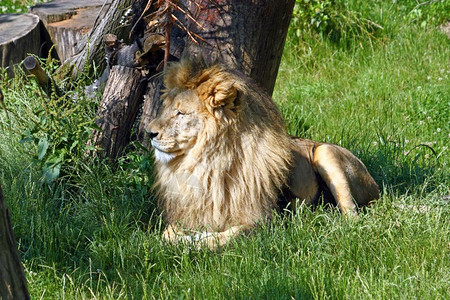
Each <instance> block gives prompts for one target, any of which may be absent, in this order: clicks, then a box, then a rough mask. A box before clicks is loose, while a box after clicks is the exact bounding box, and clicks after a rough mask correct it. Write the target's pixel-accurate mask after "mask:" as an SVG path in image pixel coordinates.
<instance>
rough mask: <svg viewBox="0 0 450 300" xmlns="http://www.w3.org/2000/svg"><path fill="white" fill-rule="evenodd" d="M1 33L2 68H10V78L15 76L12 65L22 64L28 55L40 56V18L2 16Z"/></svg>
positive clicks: (0, 20) (15, 15)
mask: <svg viewBox="0 0 450 300" xmlns="http://www.w3.org/2000/svg"><path fill="white" fill-rule="evenodd" d="M0 32H1V34H0V59H1V65H0V67H2V68H6V67H10V68H9V69H8V76H13V75H14V71H13V69H12V68H11V67H12V65H14V64H16V63H19V62H21V61H22V60H23V59H24V58H25V57H26V56H27V53H33V54H39V47H40V46H41V39H40V30H39V18H38V17H37V16H35V15H32V14H22V15H18V14H9V15H0Z"/></svg>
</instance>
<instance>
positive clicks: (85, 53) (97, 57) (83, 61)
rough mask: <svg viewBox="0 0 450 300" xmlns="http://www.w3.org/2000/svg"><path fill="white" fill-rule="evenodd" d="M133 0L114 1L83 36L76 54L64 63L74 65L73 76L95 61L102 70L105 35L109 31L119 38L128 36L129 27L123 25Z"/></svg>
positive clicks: (77, 46) (75, 50) (75, 51)
mask: <svg viewBox="0 0 450 300" xmlns="http://www.w3.org/2000/svg"><path fill="white" fill-rule="evenodd" d="M132 2H133V0H114V1H112V3H111V5H110V7H109V9H108V11H107V12H106V14H105V16H104V18H100V19H99V20H98V21H97V22H96V25H95V27H94V28H92V29H91V31H90V32H89V33H88V34H86V35H85V36H83V38H82V39H81V40H80V41H79V42H78V43H77V45H76V47H75V49H74V55H73V56H72V58H70V59H68V60H67V61H66V62H65V63H64V65H65V66H73V67H74V68H73V72H72V76H73V77H77V75H78V73H79V72H80V71H81V72H83V71H84V69H85V67H86V66H87V65H92V64H93V63H95V64H96V66H97V67H98V68H99V69H100V70H102V69H103V68H104V66H105V53H104V48H103V37H104V35H105V34H107V33H111V34H115V35H116V36H117V37H118V38H119V39H123V38H126V36H127V35H126V31H127V28H126V27H124V26H122V24H121V23H123V17H124V14H125V11H126V10H127V9H128V8H130V7H131V3H132Z"/></svg>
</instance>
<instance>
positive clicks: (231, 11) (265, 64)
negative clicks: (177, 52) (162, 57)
mask: <svg viewBox="0 0 450 300" xmlns="http://www.w3.org/2000/svg"><path fill="white" fill-rule="evenodd" d="M294 4H295V1H294V0H284V1H280V0H254V1H242V0H213V1H212V0H194V1H190V2H189V10H190V11H191V12H192V14H193V18H194V19H195V20H196V21H197V23H195V22H193V21H190V19H187V22H188V29H189V30H190V31H191V32H193V33H195V34H196V35H198V36H199V37H201V39H197V41H196V42H194V41H193V40H192V39H188V40H187V43H186V47H185V49H184V51H183V56H188V57H192V56H201V57H203V58H204V59H206V60H207V61H210V62H215V61H218V62H222V63H225V64H226V65H228V66H230V67H234V68H237V69H239V70H241V71H242V72H243V73H244V74H246V75H248V76H249V77H251V78H253V79H254V80H255V81H256V82H257V83H258V84H259V85H260V86H261V87H262V88H263V89H264V90H265V91H266V92H267V93H268V94H270V95H271V94H272V92H273V88H274V86H275V80H276V77H277V72H278V67H279V65H280V62H281V56H282V54H283V48H284V43H285V41H286V34H287V31H288V28H289V21H290V19H291V15H292V10H293V8H294Z"/></svg>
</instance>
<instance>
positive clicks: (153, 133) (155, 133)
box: [148, 131, 158, 139]
mask: <svg viewBox="0 0 450 300" xmlns="http://www.w3.org/2000/svg"><path fill="white" fill-rule="evenodd" d="M148 135H149V136H150V138H151V139H154V138H155V137H157V136H158V132H153V131H150V132H149V133H148Z"/></svg>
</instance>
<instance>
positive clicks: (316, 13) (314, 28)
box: [290, 0, 381, 42]
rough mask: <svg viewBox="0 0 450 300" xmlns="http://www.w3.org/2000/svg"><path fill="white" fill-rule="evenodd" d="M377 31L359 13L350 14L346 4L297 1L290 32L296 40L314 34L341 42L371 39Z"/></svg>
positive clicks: (373, 24) (323, 0) (325, 1)
mask: <svg viewBox="0 0 450 300" xmlns="http://www.w3.org/2000/svg"><path fill="white" fill-rule="evenodd" d="M380 28H381V26H380V25H378V24H376V23H375V22H374V21H372V20H370V19H369V18H367V17H365V16H364V15H363V14H362V13H361V12H359V11H354V10H352V9H351V8H350V7H349V4H348V3H347V2H346V1H339V0H297V1H296V2H295V6H294V11H293V16H292V20H291V28H290V32H291V35H293V36H294V37H295V38H296V39H299V40H301V39H302V38H303V35H304V34H305V32H314V33H317V34H320V35H323V36H328V37H329V38H330V39H331V40H333V41H335V42H338V41H341V40H344V38H350V39H360V38H373V37H375V32H376V31H377V30H378V29H380Z"/></svg>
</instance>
